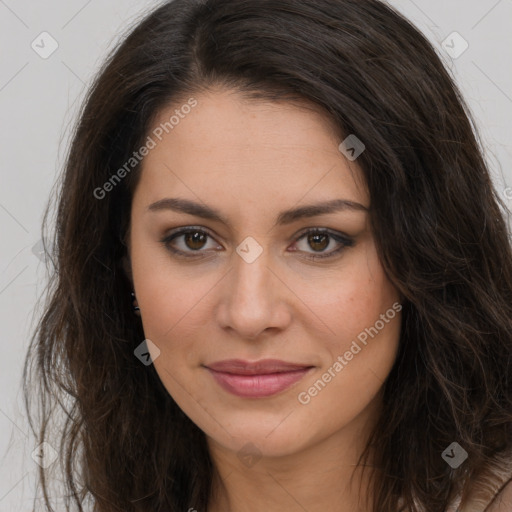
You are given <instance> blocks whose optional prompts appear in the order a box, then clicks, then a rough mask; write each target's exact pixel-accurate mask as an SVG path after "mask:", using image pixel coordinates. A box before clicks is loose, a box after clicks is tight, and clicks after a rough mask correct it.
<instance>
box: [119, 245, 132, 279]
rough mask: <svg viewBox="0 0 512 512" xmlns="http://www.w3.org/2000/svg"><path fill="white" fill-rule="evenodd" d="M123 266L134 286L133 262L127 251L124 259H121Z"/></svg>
mask: <svg viewBox="0 0 512 512" xmlns="http://www.w3.org/2000/svg"><path fill="white" fill-rule="evenodd" d="M121 267H122V268H123V270H124V273H125V275H126V277H127V278H128V280H129V281H130V283H132V286H133V273H132V263H131V260H130V255H129V254H128V253H126V254H125V255H124V256H123V257H122V259H121Z"/></svg>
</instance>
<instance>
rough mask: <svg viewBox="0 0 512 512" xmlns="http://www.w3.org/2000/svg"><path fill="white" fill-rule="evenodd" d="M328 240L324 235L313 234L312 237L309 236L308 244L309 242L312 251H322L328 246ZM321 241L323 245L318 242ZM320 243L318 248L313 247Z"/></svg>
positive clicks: (327, 236)
mask: <svg viewBox="0 0 512 512" xmlns="http://www.w3.org/2000/svg"><path fill="white" fill-rule="evenodd" d="M328 238H329V235H325V234H318V233H317V234H314V235H310V236H309V242H310V245H311V248H312V249H315V250H316V249H318V250H322V249H325V248H326V247H327V246H328V245H329V241H328ZM320 239H322V241H323V243H322V242H319V240H320ZM318 243H320V247H315V246H314V245H315V244H318Z"/></svg>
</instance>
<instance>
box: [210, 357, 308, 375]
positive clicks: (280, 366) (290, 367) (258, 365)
mask: <svg viewBox="0 0 512 512" xmlns="http://www.w3.org/2000/svg"><path fill="white" fill-rule="evenodd" d="M205 366H206V367H207V368H210V370H214V371H217V372H223V373H232V374H235V375H265V374H268V373H282V372H292V371H296V370H305V369H307V368H311V367H312V365H308V364H300V363H288V362H286V361H280V360H279V359H261V360H259V361H254V362H250V361H244V360H242V359H226V360H225V361H217V362H215V363H211V364H207V365H205Z"/></svg>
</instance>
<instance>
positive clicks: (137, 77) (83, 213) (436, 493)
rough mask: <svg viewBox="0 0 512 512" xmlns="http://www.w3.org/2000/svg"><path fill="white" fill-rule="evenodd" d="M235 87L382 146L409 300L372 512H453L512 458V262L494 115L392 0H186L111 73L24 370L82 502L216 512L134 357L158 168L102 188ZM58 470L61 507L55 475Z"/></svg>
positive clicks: (75, 170)
mask: <svg viewBox="0 0 512 512" xmlns="http://www.w3.org/2000/svg"><path fill="white" fill-rule="evenodd" d="M218 85H221V86H224V87H228V88H232V89H236V90H238V91H240V92H241V93H243V94H245V95H246V96H248V97H251V98H267V99H270V100H274V101H281V100H286V101H293V100H294V99H301V100H306V101H308V102H310V103H311V104H314V105H315V106H317V107H319V108H321V109H322V110H323V111H324V112H325V115H326V116H328V117H329V118H330V119H331V120H332V121H333V123H334V124H335V126H338V127H339V130H340V134H342V136H347V135H348V134H356V135H357V136H358V138H360V139H361V140H362V141H363V142H364V144H365V146H366V151H365V152H364V153H363V154H362V155H361V156H360V157H359V158H358V161H357V163H358V164H359V166H360V167H361V169H362V170H363V173H364V177H365V180H366V183H367V185H368V189H369V192H370V198H371V208H370V216H371V217H370V218H371V222H372V228H373V231H374V237H375V242H376V245H377V248H378V251H379V255H380V258H381V262H382V265H383V267H384V269H385V271H386V273H387V275H388V277H389V279H390V280H391V282H392V283H393V284H394V285H395V286H396V287H397V289H398V290H399V291H400V293H401V294H402V296H403V297H404V302H403V308H404V309H403V317H402V318H403V324H402V332H401V339H400V347H399V353H398V357H397V360H396V363H395V365H394V367H393V369H392V371H391V374H390V375H389V378H388V379H387V381H386V383H385V391H384V410H383V411H384V412H383V414H382V417H381V418H380V421H379V424H378V425H377V428H376V429H375V433H374V435H373V436H372V438H371V439H370V442H369V443H368V447H367V451H366V452H365V454H363V456H362V458H361V464H365V461H366V460H368V454H369V453H370V452H371V453H372V461H373V463H374V464H375V468H374V471H373V473H372V494H373V501H374V511H375V512H396V511H397V510H410V511H413V512H416V511H420V510H423V509H424V510H428V511H442V510H445V509H446V507H447V506H448V503H449V502H450V501H451V500H452V499H453V497H454V496H455V495H456V494H458V493H460V494H461V495H462V496H463V503H464V502H465V500H466V501H467V500H468V499H469V498H470V497H471V496H472V495H474V493H475V492H476V491H477V490H479V489H480V490H482V489H483V490H485V488H486V486H487V484H488V482H489V481H490V482H491V483H492V482H493V480H492V479H493V477H494V475H496V474H498V472H499V471H502V470H503V469H504V467H505V466H506V464H507V463H509V462H510V458H508V459H507V457H509V454H510V451H511V449H512V252H511V245H510V240H509V233H508V231H507V224H506V220H505V216H504V211H505V209H506V208H505V205H504V204H503V203H502V202H501V200H500V199H499V197H498V194H497V193H496V191H495V190H494V188H493V185H492V183H491V180H490V178H489V172H488V169H487V167H486V163H485V161H484V159H483V156H482V150H481V144H480V142H479V140H478V135H477V131H476V130H475V129H474V125H475V123H474V121H473V120H472V117H471V114H470V112H469V110H468V108H467V107H466V105H465V103H464V100H463V99H462V97H461V94H460V93H459V91H458V89H457V87H456V85H455V84H454V81H453V79H452V78H451V76H450V74H449V73H448V72H447V71H446V69H445V68H444V66H443V64H442V62H441V61H440V59H439V57H438V56H437V54H436V52H435V50H434V49H433V47H432V46H431V44H430V43H429V42H428V41H427V40H426V38H425V37H424V36H423V35H422V34H421V33H419V31H418V30H417V29H416V28H414V27H413V26H412V25H411V24H410V23H409V22H408V21H407V20H406V19H404V18H403V17H402V16H401V15H400V14H398V13H397V12H395V11H394V10H393V9H392V8H390V7H389V6H388V5H387V4H385V3H383V2H380V1H376V0H280V1H278V2H276V1H275V0H175V1H173V2H168V3H166V4H164V5H162V6H161V7H159V8H158V9H156V10H155V11H154V12H152V13H150V14H149V15H148V16H147V17H146V18H145V19H144V20H143V21H142V22H140V23H139V24H138V26H136V27H135V28H134V29H133V30H132V31H131V33H130V34H129V36H128V37H127V38H126V39H125V40H124V42H123V43H122V44H121V45H120V46H119V48H117V49H116V50H115V52H114V53H113V54H112V55H111V56H110V57H109V59H108V60H107V62H106V63H105V65H104V66H103V68H102V69H101V71H100V73H99V75H98V77H97V78H96V80H95V81H94V84H93V86H92V87H91V89H90V92H89V94H88V97H87V99H86V101H85V103H84V107H83V109H82V111H81V114H80V119H79V122H78V124H77V127H76V130H75V132H74V138H73V141H72V144H71V146H70V150H69V154H68V158H67V162H66V166H65V170H64V174H63V178H62V183H60V185H59V193H58V197H57V201H58V209H57V215H56V230H55V240H54V244H53V249H51V251H53V252H52V254H54V262H55V268H54V269H53V273H52V277H51V281H50V285H49V288H48V297H47V305H46V309H45V312H44V315H43V316H42V318H41V321H40V323H39V325H38V328H37V331H36V332H35V334H34V337H33V339H32V342H31V346H30V349H29V353H28V354H27V360H26V364H25V372H24V379H25V394H26V401H27V410H28V412H29V415H30V414H31V409H32V401H33V399H34V398H36V399H37V404H38V406H39V410H40V411H41V417H40V418H38V420H37V425H36V421H31V425H32V428H33V431H34V432H36V430H37V435H38V437H39V441H40V442H42V441H44V440H48V442H49V443H50V444H51V445H52V446H53V447H55V448H56V449H57V448H58V451H59V453H60V458H59V460H58V467H59V468H61V469H62V471H63V472H64V476H65V480H64V485H65V489H66V491H67V499H66V510H71V509H72V508H71V507H76V508H77V509H78V510H80V511H81V510H83V506H84V505H85V503H86V502H87V498H92V500H93V502H94V503H95V510H97V511H98V512H114V511H122V512H130V511H151V512H155V511H158V512H168V511H171V512H174V511H184V510H188V509H189V508H194V509H196V510H198V511H199V512H201V511H205V510H206V508H207V503H208V496H209V494H210V486H211V480H212V471H213V468H212V461H211V460H210V457H209V454H208V450H207V446H206V442H205V436H204V434H203V433H202V432H201V431H200V430H199V429H198V427H197V426H196V425H195V424H194V423H192V422H191V421H190V420H189V418H188V417H186V416H185V415H184V413H183V412H182V411H181V410H180V409H179V407H178V406H177V405H176V403H175V402H174V400H173V399H172V397H171V396H170V395H169V393H168V392H167V391H166V389H165V388H164V386H163V385H162V383H161V381H160V379H159V377H158V375H157V373H156V371H155V369H154V367H153V366H152V365H150V366H145V365H143V364H141V362H140V361H139V360H138V359H137V358H136V357H135V356H134V350H135V348H136V347H137V346H138V345H139V344H140V343H141V342H142V340H144V333H143V330H142V327H141V323H140V319H139V318H138V317H137V316H135V315H133V312H132V308H131V298H130V292H131V287H130V282H129V280H128V278H127V276H126V274H125V272H124V271H123V267H122V258H123V256H124V255H125V254H126V246H125V244H124V242H123V240H124V236H125V233H126V229H127V228H128V219H129V212H130V206H131V197H132V194H133V190H134V187H135V186H136V183H137V176H138V171H139V170H140V165H136V166H134V167H133V169H131V170H130V171H129V172H126V173H125V174H126V176H124V175H123V179H120V180H116V181H115V183H114V182H111V183H114V185H112V186H111V187H108V192H106V193H103V192H101V193H99V192H98V190H103V191H105V189H106V188H105V187H104V184H105V183H107V182H109V180H112V176H113V175H114V174H115V173H116V172H117V171H118V169H120V168H122V167H123V165H125V164H126V162H127V161H129V159H130V158H131V157H132V155H133V152H134V151H136V150H137V149H138V148H140V147H141V146H142V145H143V144H144V141H145V140H146V138H147V136H148V130H149V129H150V127H151V123H152V120H153V119H154V118H155V116H156V115H157V113H158V112H159V111H161V109H162V108H164V107H165V106H167V105H169V104H176V105H179V102H180V101H181V100H183V99H184V98H185V99H186V98H189V97H192V96H193V95H194V94H198V93H200V92H201V91H204V90H207V89H208V88H211V87H213V86H218ZM340 142H341V140H340ZM118 176H119V174H118ZM95 191H96V192H95ZM98 196H101V197H98ZM59 410H61V411H64V412H65V418H64V419H65V422H64V425H63V426H62V427H61V431H59V433H58V435H57V436H56V438H55V440H54V439H52V438H51V437H50V436H49V428H50V425H51V421H52V418H53V415H54V412H56V411H59ZM452 442H457V443H458V444H459V445H460V446H461V447H463V448H464V450H466V452H467V454H468V458H467V460H466V461H465V462H464V463H463V464H462V465H461V466H460V467H459V468H457V469H452V467H450V465H448V464H447V463H446V462H445V460H443V458H442V456H441V454H442V453H443V450H445V448H446V447H448V446H449V445H450V444H451V443H452ZM56 464H57V463H56ZM52 468H53V466H52V467H51V468H50V469H52ZM39 476H40V480H41V485H42V488H43V490H44V496H45V500H44V502H45V504H46V506H47V507H48V508H47V510H53V509H52V508H51V497H50V495H49V492H48V490H49V489H50V483H51V480H49V479H50V476H49V473H48V470H46V469H44V468H43V467H41V469H40V472H39ZM495 483H496V482H495ZM501 483H503V482H501ZM499 484H500V483H499V482H498V485H499Z"/></svg>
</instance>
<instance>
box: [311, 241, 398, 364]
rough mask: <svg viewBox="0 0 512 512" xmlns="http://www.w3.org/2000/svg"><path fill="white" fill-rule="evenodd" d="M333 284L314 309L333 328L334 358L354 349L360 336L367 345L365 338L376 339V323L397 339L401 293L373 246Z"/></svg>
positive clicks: (359, 256)
mask: <svg viewBox="0 0 512 512" xmlns="http://www.w3.org/2000/svg"><path fill="white" fill-rule="evenodd" d="M330 283H331V284H330V285H329V287H327V288H325V287H324V293H322V294H318V295H317V296H316V300H315V302H316V303H315V304H314V308H315V309H316V310H317V311H319V312H321V315H320V316H321V319H322V320H323V321H324V322H325V324H326V325H327V326H328V327H329V328H330V331H331V334H332V336H330V337H329V340H330V343H329V347H328V350H329V352H330V353H331V355H332V356H333V357H337V356H338V355H339V354H340V353H344V352H345V351H346V350H350V346H351V344H352V341H353V340H355V339H357V338H358V336H359V339H361V340H363V342H364V340H365V335H366V336H367V337H368V338H370V339H372V338H371V334H373V335H375V330H374V327H375V324H376V323H377V330H378V331H379V334H381V332H380V331H382V335H383V336H382V338H387V337H393V335H391V330H392V329H394V328H393V327H392V326H393V325H394V324H397V323H399V320H398V322H396V321H394V320H395V318H396V316H399V315H398V312H397V309H401V308H399V307H398V299H399V294H398V292H397V291H396V289H395V288H394V286H393V285H392V284H391V282H390V281H389V279H388V278H387V276H386V274H385V272H384V269H383V268H382V266H381V264H380V261H379V258H378V256H377V253H376V250H375V247H374V246H373V244H369V246H368V247H367V248H365V251H364V253H363V254H357V255H354V258H353V259H352V260H351V261H350V264H347V267H346V270H344V271H343V272H342V274H340V275H339V276H336V277H335V278H333V279H332V280H331V281H330ZM395 303H396V305H395V309H393V304H395ZM381 315H384V319H382V317H381ZM368 331H370V332H371V334H369V333H368ZM388 333H389V334H388ZM395 337H397V336H395Z"/></svg>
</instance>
